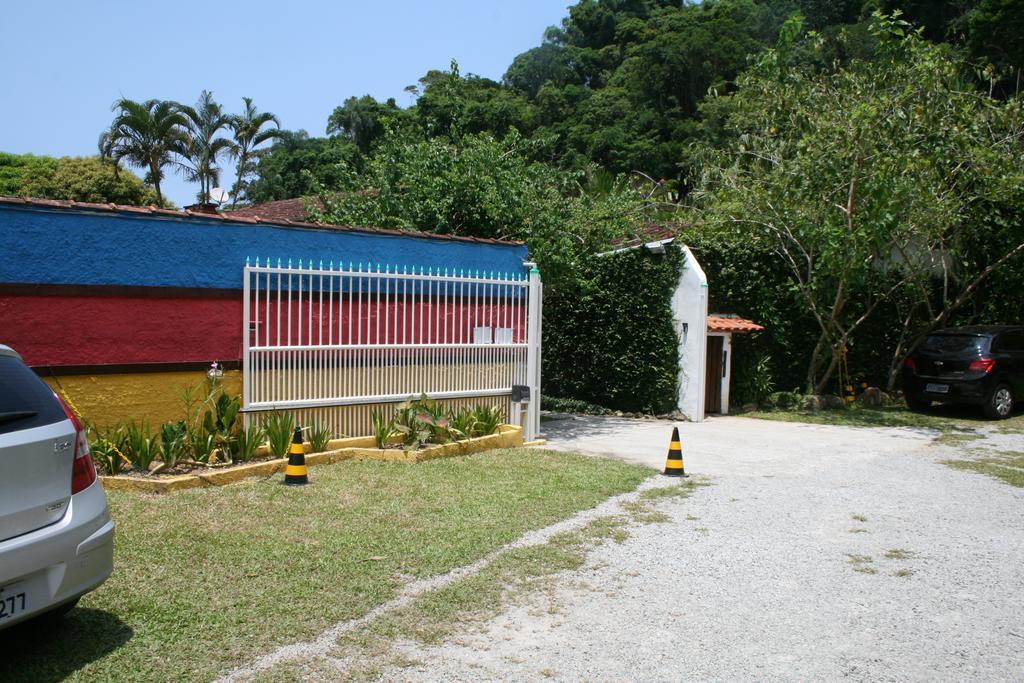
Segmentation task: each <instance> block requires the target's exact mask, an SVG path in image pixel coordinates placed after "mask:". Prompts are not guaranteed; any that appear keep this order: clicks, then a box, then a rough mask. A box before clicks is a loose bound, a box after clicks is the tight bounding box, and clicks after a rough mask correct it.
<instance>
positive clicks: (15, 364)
mask: <svg viewBox="0 0 1024 683" xmlns="http://www.w3.org/2000/svg"><path fill="white" fill-rule="evenodd" d="M66 419H68V418H67V415H65V414H64V409H63V408H62V407H61V405H60V403H58V402H57V399H56V398H55V397H54V395H53V390H52V389H50V387H49V386H47V385H46V382H44V381H43V380H41V379H39V378H38V377H37V376H36V373H34V372H32V370H30V369H29V368H28V367H27V366H26V365H25V364H24V363H22V362H21V361H20V360H18V359H17V358H14V357H12V356H0V434H7V433H9V432H15V431H18V430H21V429H29V428H31V427H42V426H43V425H48V424H53V423H55V422H61V421H63V420H66Z"/></svg>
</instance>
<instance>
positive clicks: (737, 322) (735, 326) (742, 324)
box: [708, 314, 764, 333]
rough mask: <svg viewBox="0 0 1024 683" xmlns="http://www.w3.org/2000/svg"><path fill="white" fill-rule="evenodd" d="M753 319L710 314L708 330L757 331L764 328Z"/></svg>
mask: <svg viewBox="0 0 1024 683" xmlns="http://www.w3.org/2000/svg"><path fill="white" fill-rule="evenodd" d="M763 329H764V326H763V325H758V324H757V323H755V322H754V321H753V320H747V319H745V318H739V317H737V316H734V315H724V314H713V315H709V316H708V332H740V333H743V332H757V331H759V330H763Z"/></svg>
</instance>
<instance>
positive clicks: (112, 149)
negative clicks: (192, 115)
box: [99, 98, 188, 204]
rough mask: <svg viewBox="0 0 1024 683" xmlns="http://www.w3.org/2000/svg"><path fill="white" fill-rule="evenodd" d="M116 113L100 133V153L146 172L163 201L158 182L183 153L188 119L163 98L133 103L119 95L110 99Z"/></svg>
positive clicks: (147, 179) (176, 106)
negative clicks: (113, 100) (116, 98)
mask: <svg viewBox="0 0 1024 683" xmlns="http://www.w3.org/2000/svg"><path fill="white" fill-rule="evenodd" d="M111 111H114V112H116V115H115V116H114V121H113V123H111V124H110V129H109V130H107V131H106V132H105V133H103V134H102V135H101V136H100V141H99V148H100V155H101V157H103V158H104V159H112V160H113V161H114V163H115V164H117V163H120V162H122V161H124V162H126V163H128V164H129V165H131V166H135V167H136V168H142V169H145V171H146V181H147V182H149V183H150V184H152V185H153V189H155V190H156V199H157V202H158V203H159V204H163V201H164V199H163V194H162V193H161V192H160V181H161V180H163V178H164V169H165V168H166V167H167V166H168V165H170V164H172V163H174V162H175V161H176V160H177V158H178V157H180V156H182V155H184V154H186V153H187V148H188V133H187V127H188V119H187V118H186V116H185V115H184V114H183V113H182V112H181V110H180V108H179V106H178V105H177V104H176V103H174V102H170V101H167V100H146V101H145V102H136V101H134V100H129V99H127V98H122V99H119V100H117V101H116V102H114V106H113V107H111Z"/></svg>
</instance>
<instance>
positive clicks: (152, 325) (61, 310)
mask: <svg viewBox="0 0 1024 683" xmlns="http://www.w3.org/2000/svg"><path fill="white" fill-rule="evenodd" d="M241 331H242V302H241V295H239V299H238V300H234V299H209V298H188V297H169V298H149V297H141V296H140V297H133V296H116V297H115V296H35V295H2V296H0V344H6V345H8V346H10V347H11V348H13V349H14V350H15V351H17V352H18V353H19V354H21V356H22V358H23V359H24V360H25V363H26V364H28V365H33V366H40V365H56V366H62V365H111V364H127V363H181V362H198V361H205V362H210V361H213V360H238V359H239V358H241V355H242V334H241Z"/></svg>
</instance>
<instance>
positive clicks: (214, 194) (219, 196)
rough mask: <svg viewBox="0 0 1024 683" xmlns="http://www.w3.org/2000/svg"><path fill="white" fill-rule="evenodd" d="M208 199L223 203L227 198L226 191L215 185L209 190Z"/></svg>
mask: <svg viewBox="0 0 1024 683" xmlns="http://www.w3.org/2000/svg"><path fill="white" fill-rule="evenodd" d="M210 200H211V201H215V202H217V203H218V204H223V203H224V202H226V201H227V200H228V191H227V190H225V189H224V188H222V187H215V188H213V189H212V190H210Z"/></svg>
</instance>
